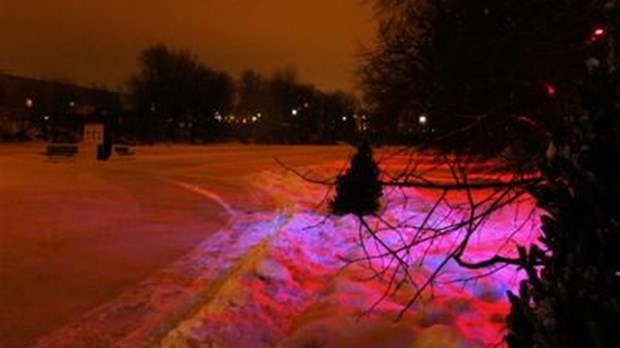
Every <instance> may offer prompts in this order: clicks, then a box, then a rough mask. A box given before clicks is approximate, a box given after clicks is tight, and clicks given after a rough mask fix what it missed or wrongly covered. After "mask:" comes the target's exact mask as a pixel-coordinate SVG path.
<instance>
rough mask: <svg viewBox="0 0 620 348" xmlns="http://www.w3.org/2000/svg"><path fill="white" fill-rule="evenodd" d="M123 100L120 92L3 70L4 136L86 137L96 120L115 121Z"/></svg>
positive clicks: (0, 117)
mask: <svg viewBox="0 0 620 348" xmlns="http://www.w3.org/2000/svg"><path fill="white" fill-rule="evenodd" d="M120 104H121V98H120V95H119V93H116V92H111V91H106V90H103V89H97V88H88V87H82V86H77V85H73V84H69V83H63V82H53V81H45V80H39V79H33V78H27V77H19V76H13V75H7V74H0V137H2V138H9V137H12V136H13V137H33V136H43V137H46V138H55V137H67V138H73V139H74V140H78V139H84V138H85V136H86V135H89V136H90V135H91V134H90V133H89V134H85V133H84V132H85V131H89V132H93V131H95V129H94V128H93V127H94V126H92V125H93V124H99V125H103V124H108V125H110V124H114V123H115V122H116V117H118V113H119V111H120V107H121V105H120ZM87 124H90V125H91V126H89V127H85V125H87ZM97 127H98V126H97ZM97 127H95V128H97ZM97 129H99V128H97ZM91 138H92V137H91ZM89 139H90V138H89Z"/></svg>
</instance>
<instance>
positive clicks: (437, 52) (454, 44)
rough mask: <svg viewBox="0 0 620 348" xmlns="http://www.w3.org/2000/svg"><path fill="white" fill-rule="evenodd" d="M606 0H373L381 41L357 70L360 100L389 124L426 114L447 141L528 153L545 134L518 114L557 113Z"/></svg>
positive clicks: (540, 117)
mask: <svg viewBox="0 0 620 348" xmlns="http://www.w3.org/2000/svg"><path fill="white" fill-rule="evenodd" d="M605 2H606V1H605V0H580V1H573V0H565V1H542V0H525V1H508V0H506V1H469V2H468V1H458V0H439V1H424V0H422V1H420V0H377V1H375V2H374V3H375V4H376V6H377V7H378V10H379V11H378V13H379V18H380V20H381V29H380V32H379V40H380V44H379V45H378V48H377V49H376V50H374V51H371V52H369V53H368V55H367V57H366V61H365V63H364V64H363V66H362V68H361V71H360V72H361V77H362V81H363V85H364V86H365V89H366V97H367V99H368V103H369V104H370V105H373V106H374V107H375V109H376V110H377V111H378V112H379V114H380V115H381V117H382V118H383V120H382V123H383V124H384V125H385V128H387V129H395V130H397V129H399V128H402V126H403V123H408V122H411V120H414V121H416V120H417V116H418V115H421V114H425V115H427V117H428V122H429V123H428V125H429V127H431V128H432V129H434V132H433V133H432V134H433V135H434V136H433V140H434V143H435V144H437V145H441V147H443V148H447V149H449V150H458V151H459V152H477V153H487V154H491V155H494V154H498V153H500V152H502V151H506V150H510V151H517V152H519V154H521V153H525V154H527V156H529V157H531V156H532V155H533V154H536V153H539V152H540V151H539V150H540V149H539V147H540V146H541V145H543V144H541V143H540V141H539V140H538V138H537V137H535V136H531V135H530V134H531V132H529V131H530V129H529V128H528V126H527V125H523V123H522V122H521V117H522V116H526V117H527V118H529V119H531V120H534V121H535V122H536V123H537V124H539V125H540V126H541V127H544V128H545V129H552V130H553V129H556V128H557V127H558V124H559V123H561V118H562V114H563V110H562V106H563V105H564V103H565V102H566V101H567V100H571V99H575V98H577V97H578V91H577V89H576V88H575V87H576V86H575V83H574V82H575V81H579V80H580V79H582V78H583V73H582V69H581V67H582V65H583V62H584V60H585V58H586V56H585V53H586V52H585V50H584V49H583V41H584V38H588V37H589V36H590V35H591V33H592V32H593V30H594V29H595V26H596V24H597V23H599V22H600V20H601V18H602V10H601V9H602V8H603V4H604V3H605ZM399 126H400V127H399ZM455 134H458V135H455Z"/></svg>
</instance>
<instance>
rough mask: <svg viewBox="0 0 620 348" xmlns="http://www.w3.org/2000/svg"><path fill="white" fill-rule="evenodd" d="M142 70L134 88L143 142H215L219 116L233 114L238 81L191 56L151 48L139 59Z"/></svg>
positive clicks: (132, 86)
mask: <svg viewBox="0 0 620 348" xmlns="http://www.w3.org/2000/svg"><path fill="white" fill-rule="evenodd" d="M138 68H139V71H138V73H137V74H136V75H134V76H133V77H132V79H131V84H130V88H131V92H132V94H133V97H134V101H135V105H136V109H137V117H139V118H140V119H139V120H138V121H137V122H134V124H137V125H139V126H140V127H141V129H138V130H136V132H137V133H138V135H139V136H140V137H142V138H149V139H151V140H160V139H175V138H179V137H181V138H187V137H190V136H191V137H201V138H204V137H207V136H212V131H213V129H211V128H212V126H214V124H215V123H214V120H213V118H214V114H215V112H217V111H218V110H221V111H222V112H226V111H228V110H229V109H230V106H231V102H232V93H233V85H232V79H231V78H230V77H229V76H228V75H227V74H225V73H222V72H217V71H214V70H211V69H209V68H207V67H205V66H204V65H202V64H201V63H200V62H199V61H198V59H197V58H196V57H195V56H193V55H192V54H191V53H189V52H188V51H173V50H170V49H168V48H167V47H166V46H164V45H154V46H151V47H149V48H147V49H145V50H144V51H142V53H141V54H140V56H139V57H138ZM194 126H195V128H196V129H193V128H194ZM180 128H181V129H180ZM192 129H193V130H192ZM187 130H190V131H187ZM179 132H181V133H182V134H181V135H178V134H177V133H179ZM209 132H211V133H209ZM188 134H189V135H188Z"/></svg>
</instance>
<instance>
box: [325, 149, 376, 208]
mask: <svg viewBox="0 0 620 348" xmlns="http://www.w3.org/2000/svg"><path fill="white" fill-rule="evenodd" d="M379 174H380V171H379V167H378V166H377V163H376V162H375V161H374V159H373V158H372V149H371V148H370V145H369V144H368V142H362V143H361V144H360V145H359V146H358V147H357V153H356V154H355V155H354V156H353V158H352V159H351V166H350V168H349V169H348V170H347V171H346V172H345V173H344V174H343V175H340V176H338V178H337V179H336V196H335V198H334V199H333V200H332V201H331V202H330V208H331V211H332V213H333V214H336V215H346V214H354V215H356V216H359V217H362V216H365V215H370V214H376V213H377V212H378V211H379V207H380V201H379V199H380V198H381V196H382V195H383V192H382V187H381V182H380V181H379Z"/></svg>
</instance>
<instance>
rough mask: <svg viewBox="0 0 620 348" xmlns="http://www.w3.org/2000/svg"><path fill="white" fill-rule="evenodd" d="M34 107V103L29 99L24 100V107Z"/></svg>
mask: <svg viewBox="0 0 620 348" xmlns="http://www.w3.org/2000/svg"><path fill="white" fill-rule="evenodd" d="M33 106H34V101H33V100H32V99H30V98H26V107H27V108H28V109H31V108H32V107H33Z"/></svg>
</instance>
